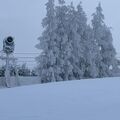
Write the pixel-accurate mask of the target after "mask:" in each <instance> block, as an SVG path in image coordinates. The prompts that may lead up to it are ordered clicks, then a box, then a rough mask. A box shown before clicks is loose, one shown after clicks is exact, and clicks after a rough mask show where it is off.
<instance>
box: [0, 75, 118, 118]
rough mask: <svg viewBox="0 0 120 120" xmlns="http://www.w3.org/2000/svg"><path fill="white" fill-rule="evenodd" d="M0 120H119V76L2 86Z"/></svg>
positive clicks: (0, 92) (0, 91)
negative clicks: (10, 86)
mask: <svg viewBox="0 0 120 120" xmlns="http://www.w3.org/2000/svg"><path fill="white" fill-rule="evenodd" d="M0 120H120V78H119V77H118V78H105V79H95V80H81V81H68V82H58V83H48V84H41V85H32V86H24V87H18V88H17V87H16V88H11V89H1V90H0Z"/></svg>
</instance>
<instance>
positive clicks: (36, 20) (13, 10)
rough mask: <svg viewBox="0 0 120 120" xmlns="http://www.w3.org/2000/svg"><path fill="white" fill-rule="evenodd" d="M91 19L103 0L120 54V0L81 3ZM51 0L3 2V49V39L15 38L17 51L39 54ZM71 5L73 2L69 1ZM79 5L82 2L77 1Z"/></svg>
mask: <svg viewBox="0 0 120 120" xmlns="http://www.w3.org/2000/svg"><path fill="white" fill-rule="evenodd" d="M81 1H82V2H83V8H84V10H85V11H86V13H87V15H88V18H89V20H90V18H91V14H92V13H93V12H94V11H95V7H96V6H97V4H98V2H99V1H101V3H102V7H103V10H104V15H105V18H106V23H107V24H108V25H109V26H111V27H112V28H113V29H112V32H113V38H114V46H115V48H116V49H117V52H119V53H120V47H119V46H120V40H119V39H120V23H119V22H120V16H119V11H120V1H119V0H99V1H98V0H81ZM46 2H47V0H0V50H1V49H2V40H3V39H4V38H5V37H6V36H8V35H12V36H14V37H15V42H16V52H39V51H37V49H36V48H35V47H34V46H35V45H36V44H37V43H38V41H37V38H38V37H39V36H40V34H41V32H42V26H41V20H42V18H43V17H44V16H45V11H46V10H45V6H44V4H45V3H46ZM66 2H67V3H70V2H71V0H66ZM73 2H74V4H75V5H76V4H77V3H78V2H79V0H73Z"/></svg>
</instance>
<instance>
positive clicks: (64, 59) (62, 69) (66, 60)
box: [56, 0, 73, 81]
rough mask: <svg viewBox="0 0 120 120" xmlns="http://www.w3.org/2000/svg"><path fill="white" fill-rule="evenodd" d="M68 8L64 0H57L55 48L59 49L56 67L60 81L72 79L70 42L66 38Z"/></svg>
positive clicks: (67, 37)
mask: <svg viewBox="0 0 120 120" xmlns="http://www.w3.org/2000/svg"><path fill="white" fill-rule="evenodd" d="M67 13H68V8H67V6H66V5H65V1H64V0H59V5H58V6H57V7H56V23H57V29H56V34H57V41H58V42H57V46H58V49H59V53H58V59H57V66H58V68H59V70H58V72H59V73H58V74H59V77H60V79H57V81H60V80H70V79H73V72H72V70H73V65H72V63H71V62H70V58H71V52H72V42H71V40H70V39H69V36H68V28H67V27H68V19H67Z"/></svg>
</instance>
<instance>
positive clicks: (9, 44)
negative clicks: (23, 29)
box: [3, 36, 15, 54]
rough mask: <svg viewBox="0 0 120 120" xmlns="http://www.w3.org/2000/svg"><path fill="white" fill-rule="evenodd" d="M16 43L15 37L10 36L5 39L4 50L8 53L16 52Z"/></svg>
mask: <svg viewBox="0 0 120 120" xmlns="http://www.w3.org/2000/svg"><path fill="white" fill-rule="evenodd" d="M14 48H15V44H14V38H13V37H11V36H9V37H7V38H5V39H4V40H3V51H4V52H5V53H6V54H11V53H13V52H14Z"/></svg>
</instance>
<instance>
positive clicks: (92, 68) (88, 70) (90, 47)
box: [83, 25, 98, 78]
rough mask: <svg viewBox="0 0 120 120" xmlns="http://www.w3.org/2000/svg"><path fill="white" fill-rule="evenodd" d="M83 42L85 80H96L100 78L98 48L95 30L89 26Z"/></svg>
mask: <svg viewBox="0 0 120 120" xmlns="http://www.w3.org/2000/svg"><path fill="white" fill-rule="evenodd" d="M83 40H84V58H85V71H84V78H96V77H98V68H97V66H96V58H97V53H98V46H97V45H96V42H95V39H94V34H93V30H92V28H91V27H90V26H89V25H88V26H87V28H86V30H85V32H84V35H83Z"/></svg>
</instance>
